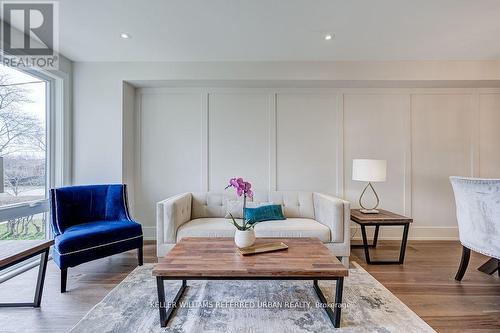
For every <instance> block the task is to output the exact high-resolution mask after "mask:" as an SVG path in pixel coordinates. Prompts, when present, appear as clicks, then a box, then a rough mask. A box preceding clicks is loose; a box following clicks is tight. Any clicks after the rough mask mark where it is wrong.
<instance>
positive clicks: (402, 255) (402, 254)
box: [399, 223, 410, 265]
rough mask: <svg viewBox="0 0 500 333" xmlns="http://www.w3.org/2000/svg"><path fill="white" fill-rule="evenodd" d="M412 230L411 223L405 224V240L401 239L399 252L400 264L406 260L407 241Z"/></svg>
mask: <svg viewBox="0 0 500 333" xmlns="http://www.w3.org/2000/svg"><path fill="white" fill-rule="evenodd" d="M409 230H410V224H408V223H407V224H405V226H404V230H403V240H402V241H401V250H400V252H399V264H400V265H402V264H403V262H404V261H405V252H406V243H407V242H408V232H409Z"/></svg>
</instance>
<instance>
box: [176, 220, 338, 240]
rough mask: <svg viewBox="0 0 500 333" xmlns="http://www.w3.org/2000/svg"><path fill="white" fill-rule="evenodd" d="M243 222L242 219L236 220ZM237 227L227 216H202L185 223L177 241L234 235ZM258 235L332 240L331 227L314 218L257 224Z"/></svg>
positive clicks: (178, 232) (179, 230) (178, 233)
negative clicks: (188, 238) (185, 238)
mask: <svg viewBox="0 0 500 333" xmlns="http://www.w3.org/2000/svg"><path fill="white" fill-rule="evenodd" d="M236 221H237V222H239V223H241V220H238V219H237V220H236ZM235 230H236V228H235V227H234V226H233V225H232V224H231V223H230V222H229V220H228V219H225V218H201V219H194V220H191V221H188V222H186V223H184V224H183V225H182V226H181V227H180V228H179V229H178V230H177V241H180V240H181V239H182V238H183V237H234V232H235ZM255 234H256V235H257V237H318V238H319V239H320V240H321V241H322V242H325V243H327V242H329V241H330V229H329V228H328V227H327V226H325V225H323V224H321V223H319V222H317V221H315V220H312V219H304V218H289V219H287V220H283V221H265V222H259V223H258V224H256V225H255Z"/></svg>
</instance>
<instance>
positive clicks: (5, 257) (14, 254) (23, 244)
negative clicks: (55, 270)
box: [0, 240, 54, 308]
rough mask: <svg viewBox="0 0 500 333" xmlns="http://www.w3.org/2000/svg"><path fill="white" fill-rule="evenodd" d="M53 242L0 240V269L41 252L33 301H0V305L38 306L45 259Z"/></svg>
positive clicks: (40, 298) (47, 257)
mask: <svg viewBox="0 0 500 333" xmlns="http://www.w3.org/2000/svg"><path fill="white" fill-rule="evenodd" d="M53 244H54V241H53V240H6V241H0V270H2V269H5V268H8V267H11V266H13V265H15V264H17V263H20V262H22V261H25V260H27V259H29V258H32V257H34V256H36V255H39V254H41V258H40V267H39V268H38V278H37V282H36V289H35V297H34V299H33V302H32V303H0V307H13V306H16V307H24V306H32V307H35V308H39V307H40V304H41V303H42V292H43V284H44V282H45V272H46V270H47V261H48V259H49V250H50V247H51V246H52V245H53Z"/></svg>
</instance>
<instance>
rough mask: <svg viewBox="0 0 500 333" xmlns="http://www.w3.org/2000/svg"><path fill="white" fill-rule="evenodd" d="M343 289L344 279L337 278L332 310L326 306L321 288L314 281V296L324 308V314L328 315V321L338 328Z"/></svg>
mask: <svg viewBox="0 0 500 333" xmlns="http://www.w3.org/2000/svg"><path fill="white" fill-rule="evenodd" d="M343 289H344V278H343V277H339V278H337V282H336V286H335V305H334V309H333V311H332V309H331V308H330V307H329V306H328V301H327V300H326V297H325V295H324V294H323V292H322V291H321V288H320V287H319V285H318V280H314V290H315V291H316V294H317V295H318V298H319V300H320V301H321V303H323V306H324V308H325V311H326V314H327V315H328V318H330V321H331V322H332V324H333V327H335V328H339V327H340V315H341V310H342V292H343Z"/></svg>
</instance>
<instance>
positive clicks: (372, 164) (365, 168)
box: [352, 159, 387, 214]
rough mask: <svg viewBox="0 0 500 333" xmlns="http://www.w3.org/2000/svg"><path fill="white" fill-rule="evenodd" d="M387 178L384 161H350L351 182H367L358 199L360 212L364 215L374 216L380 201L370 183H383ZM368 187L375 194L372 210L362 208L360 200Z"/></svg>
mask: <svg viewBox="0 0 500 333" xmlns="http://www.w3.org/2000/svg"><path fill="white" fill-rule="evenodd" d="M386 177H387V161H386V160H368V159H354V160H352V180H357V181H362V182H368V184H367V185H366V186H365V188H364V190H363V192H361V195H360V197H359V205H360V206H361V208H362V209H361V210H360V211H361V212H362V213H365V214H376V213H378V210H377V209H376V208H377V207H378V204H379V203H380V200H379V198H378V195H377V192H375V188H373V185H372V182H385V180H386ZM368 187H370V188H371V189H372V191H373V194H375V198H376V199H377V203H376V204H375V206H374V207H372V208H367V207H365V206H363V203H362V202H361V199H362V198H363V195H364V194H365V192H366V190H367V189H368Z"/></svg>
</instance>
